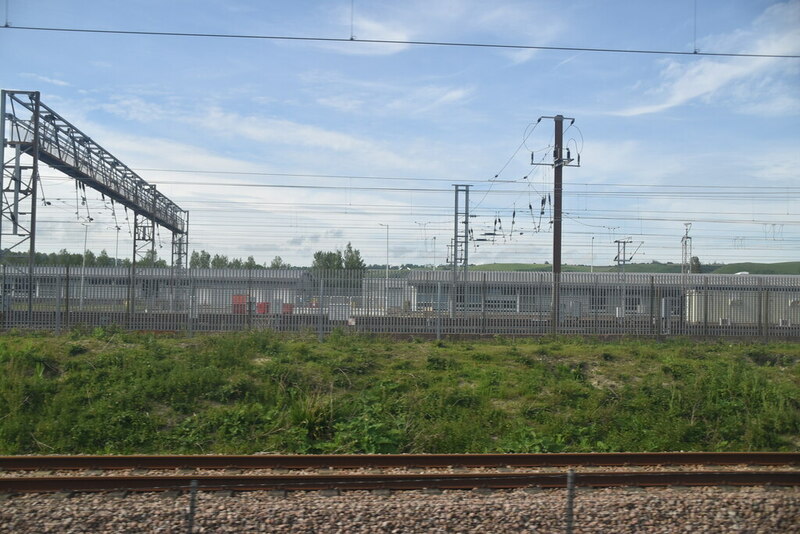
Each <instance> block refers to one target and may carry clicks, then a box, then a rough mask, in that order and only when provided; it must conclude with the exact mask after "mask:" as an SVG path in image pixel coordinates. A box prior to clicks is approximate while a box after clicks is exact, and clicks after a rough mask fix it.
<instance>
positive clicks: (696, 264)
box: [689, 256, 703, 274]
mask: <svg viewBox="0 0 800 534" xmlns="http://www.w3.org/2000/svg"><path fill="white" fill-rule="evenodd" d="M689 272H690V273H698V274H699V273H702V272H703V265H702V264H701V263H700V258H698V257H697V256H692V259H691V260H690V262H689Z"/></svg>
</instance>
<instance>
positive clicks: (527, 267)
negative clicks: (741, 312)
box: [470, 261, 800, 275]
mask: <svg viewBox="0 0 800 534" xmlns="http://www.w3.org/2000/svg"><path fill="white" fill-rule="evenodd" d="M470 270H472V271H527V272H548V271H550V270H552V265H550V264H547V263H487V264H485V265H471V266H470ZM561 270H562V272H581V273H588V272H589V271H590V270H591V268H590V267H589V266H588V265H563V266H562V267H561ZM618 271H619V268H618V267H617V266H616V265H596V266H595V267H594V272H596V273H615V272H618ZM625 272H628V273H680V272H681V266H680V264H679V263H659V262H652V263H630V264H628V265H626V266H625ZM740 272H748V273H750V274H798V275H800V261H789V262H783V263H730V264H716V263H715V264H710V265H703V273H714V274H736V273H740Z"/></svg>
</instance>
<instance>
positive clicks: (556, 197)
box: [531, 115, 581, 334]
mask: <svg viewBox="0 0 800 534" xmlns="http://www.w3.org/2000/svg"><path fill="white" fill-rule="evenodd" d="M542 119H553V122H554V124H555V136H554V139H555V141H554V146H553V163H536V162H535V160H534V158H533V154H531V165H551V166H552V167H553V290H552V293H553V294H552V296H551V299H550V302H551V305H552V308H551V310H550V332H551V333H552V334H557V333H558V324H559V322H560V317H559V316H560V312H561V310H560V306H561V220H562V217H561V211H562V208H561V197H562V191H563V185H562V171H563V168H564V167H580V165H581V157H580V153H578V154H577V158H578V159H577V162H576V163H575V164H574V165H573V164H572V161H573V159H572V157H571V155H570V151H569V148H567V147H564V120H565V119H566V120H568V121H570V125H572V124H574V123H575V119H573V118H570V117H564V116H563V115H556V116H554V117H539V120H537V121H536V122H537V123H538V122H539V121H541V120H542Z"/></svg>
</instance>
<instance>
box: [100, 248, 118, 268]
mask: <svg viewBox="0 0 800 534" xmlns="http://www.w3.org/2000/svg"><path fill="white" fill-rule="evenodd" d="M97 266H98V267H113V266H114V258H112V257H110V256H109V255H108V252H106V249H103V250H101V251H100V255H99V256H97Z"/></svg>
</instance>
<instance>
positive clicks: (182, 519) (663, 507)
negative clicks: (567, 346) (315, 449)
mask: <svg viewBox="0 0 800 534" xmlns="http://www.w3.org/2000/svg"><path fill="white" fill-rule="evenodd" d="M228 495H229V494H226V493H222V492H219V493H214V492H200V493H198V494H197V506H196V510H197V511H196V515H195V518H194V532H281V533H284V532H288V533H294V532H297V533H301V532H302V533H306V532H314V533H334V532H335V533H374V532H382V533H429V532H459V533H468V532H475V533H481V534H487V533H502V532H537V533H547V532H554V533H555V532H564V510H565V504H566V491H565V490H563V489H559V490H542V491H531V490H513V491H495V492H490V493H485V492H478V491H444V492H442V493H441V494H438V495H437V494H429V493H426V492H418V491H404V492H396V493H392V494H390V495H385V494H383V495H380V494H374V493H370V492H364V491H349V492H342V493H341V494H340V495H333V496H323V495H322V494H321V493H320V492H289V493H287V494H286V496H285V497H282V496H281V495H275V494H274V493H269V492H261V491H254V492H243V493H238V494H236V495H234V496H228ZM189 499H190V497H189V495H187V494H181V495H178V496H177V497H176V496H174V495H169V494H159V493H141V494H137V493H132V494H129V495H128V496H121V495H111V494H102V493H83V494H75V495H72V496H66V495H58V494H21V495H15V496H8V495H0V532H23V533H24V532H59V533H73V532H75V533H77V532H115V533H117V532H131V533H133V532H137V533H139V532H186V531H187V525H188V523H187V511H188V509H189ZM574 516H575V530H574V532H575V533H576V534H577V533H606V532H618V533H628V532H630V533H633V532H648V533H673V532H675V533H684V532H685V533H689V532H691V533H695V532H702V533H730V532H743V533H744V532H747V533H787V532H800V488H770V487H745V488H686V489H681V488H650V489H646V490H638V489H634V488H614V489H598V490H579V491H578V493H577V495H576V497H575V512H574Z"/></svg>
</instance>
